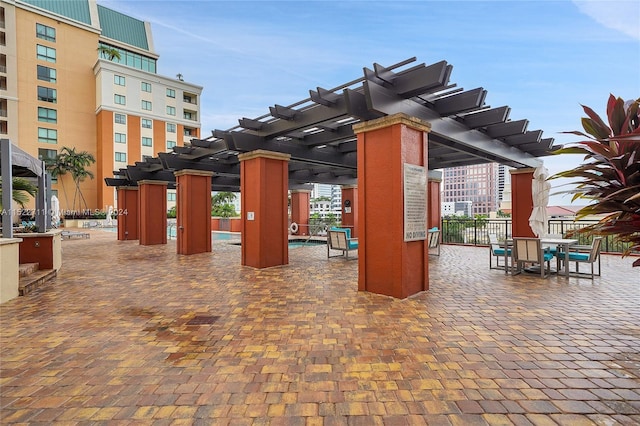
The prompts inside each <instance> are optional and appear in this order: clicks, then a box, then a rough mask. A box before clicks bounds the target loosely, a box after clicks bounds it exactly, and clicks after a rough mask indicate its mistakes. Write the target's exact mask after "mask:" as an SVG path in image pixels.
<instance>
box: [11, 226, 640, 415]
mask: <svg viewBox="0 0 640 426" xmlns="http://www.w3.org/2000/svg"><path fill="white" fill-rule="evenodd" d="M213 250H214V251H213V253H206V254H199V255H193V256H179V255H176V254H175V253H176V246H175V241H170V242H169V244H168V245H166V246H151V247H149V246H146V247H143V246H139V245H138V243H137V242H134V241H128V242H118V241H116V236H115V234H113V233H108V232H105V231H100V230H92V231H91V239H89V240H69V241H64V242H63V268H62V269H61V271H60V272H59V274H58V277H57V278H56V279H55V280H54V281H53V282H52V283H51V284H49V285H47V286H45V287H43V288H42V289H39V290H37V291H36V292H34V293H32V294H29V295H27V296H25V297H20V298H18V299H15V300H12V301H10V302H7V303H5V304H3V305H0V311H1V312H0V321H1V339H0V344H1V348H0V373H1V377H0V386H1V388H0V391H1V411H0V419H1V422H2V424H38V423H40V424H51V423H56V424H69V425H71V424H154V425H155V424H157V425H164V424H202V425H367V426H368V425H414V424H415V425H423V424H428V425H485V424H486V425H509V424H515V425H616V424H620V425H637V424H640V270H639V269H638V268H636V269H635V270H633V269H632V267H631V263H632V259H629V258H627V259H621V258H620V257H618V256H603V259H602V266H603V276H602V277H601V278H596V279H595V280H594V281H591V280H590V279H584V278H582V279H577V278H561V277H556V276H552V277H550V278H548V279H546V280H542V279H540V278H539V277H537V276H525V275H519V276H515V277H512V276H505V274H504V273H503V272H501V271H496V270H489V269H488V249H487V248H474V247H456V246H443V247H442V255H441V256H439V257H437V256H431V257H430V270H431V289H430V290H429V291H428V292H423V293H421V294H418V295H416V296H414V297H412V298H409V299H406V300H396V299H392V298H389V297H384V296H379V295H374V294H369V293H363V292H358V291H357V262H351V261H350V262H347V261H345V260H343V259H339V258H336V259H330V260H327V258H326V249H325V247H324V246H321V247H303V248H295V249H291V250H290V251H289V257H290V265H288V266H284V267H275V268H269V269H264V270H256V269H252V268H247V267H242V266H240V247H238V246H236V245H230V244H228V243H227V242H215V243H214V247H213Z"/></svg>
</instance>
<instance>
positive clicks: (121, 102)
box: [113, 95, 127, 105]
mask: <svg viewBox="0 0 640 426" xmlns="http://www.w3.org/2000/svg"><path fill="white" fill-rule="evenodd" d="M113 101H114V102H115V103H116V104H118V105H126V104H127V97H126V96H122V95H113Z"/></svg>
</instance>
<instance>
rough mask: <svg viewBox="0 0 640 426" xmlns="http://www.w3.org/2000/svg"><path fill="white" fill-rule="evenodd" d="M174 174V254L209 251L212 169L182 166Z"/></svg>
mask: <svg viewBox="0 0 640 426" xmlns="http://www.w3.org/2000/svg"><path fill="white" fill-rule="evenodd" d="M175 175H176V184H177V187H176V224H177V226H178V230H177V238H176V240H177V251H178V254H196V253H206V252H210V251H211V176H213V173H212V172H205V171H202V170H189V169H184V170H180V171H177V172H175Z"/></svg>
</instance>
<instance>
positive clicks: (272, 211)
mask: <svg viewBox="0 0 640 426" xmlns="http://www.w3.org/2000/svg"><path fill="white" fill-rule="evenodd" d="M290 157H291V156H290V155H289V154H282V153H278V152H270V151H264V150H257V151H252V152H247V153H244V154H240V155H238V160H240V188H241V189H240V196H241V203H242V240H241V241H242V246H241V247H242V264H243V265H245V266H252V267H254V268H267V267H270V266H278V265H286V264H288V263H289V230H288V227H287V222H288V221H287V216H288V211H287V204H288V197H287V195H288V186H289V172H288V169H289V158H290Z"/></svg>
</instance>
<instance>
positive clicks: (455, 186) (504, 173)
mask: <svg viewBox="0 0 640 426" xmlns="http://www.w3.org/2000/svg"><path fill="white" fill-rule="evenodd" d="M442 176H443V178H442V203H443V205H445V203H457V202H458V203H459V202H466V201H470V202H471V212H472V214H473V216H475V215H487V216H488V215H489V214H490V213H491V212H496V211H498V209H499V206H500V202H501V201H502V197H503V194H504V190H505V187H506V185H507V184H508V181H509V173H508V169H507V167H506V166H505V165H502V164H498V163H485V164H475V165H470V166H461V167H451V168H447V169H444V170H443V174H442Z"/></svg>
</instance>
